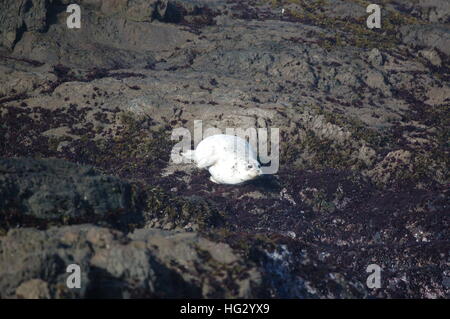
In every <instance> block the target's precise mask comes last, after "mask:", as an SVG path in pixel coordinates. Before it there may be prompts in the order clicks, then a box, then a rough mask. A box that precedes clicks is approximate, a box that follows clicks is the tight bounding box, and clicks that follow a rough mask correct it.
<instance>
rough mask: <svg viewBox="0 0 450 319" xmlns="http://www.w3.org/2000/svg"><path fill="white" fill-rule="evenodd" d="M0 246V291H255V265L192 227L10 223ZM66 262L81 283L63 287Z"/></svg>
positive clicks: (113, 294)
mask: <svg viewBox="0 0 450 319" xmlns="http://www.w3.org/2000/svg"><path fill="white" fill-rule="evenodd" d="M94 238H96V239H94ZM100 238H101V239H100ZM0 247H1V249H0V252H1V253H0V266H1V267H0V296H1V297H2V298H11V297H15V296H16V297H23V298H35V297H38V298H48V297H51V298H58V297H59V298H61V297H63V298H71V297H77V298H83V297H84V298H88V297H89V298H95V297H110V298H118V297H121V298H129V297H134V298H143V297H159V298H162V297H166V298H167V297H170V298H177V297H178V298H181V297H183V296H192V297H194V296H195V297H197V298H199V297H217V298H220V297H256V296H257V295H255V293H256V291H257V290H253V288H254V287H255V285H260V284H261V279H260V274H259V273H258V271H257V268H256V267H255V265H253V264H252V263H248V262H246V261H242V260H241V258H240V257H239V256H238V255H236V253H235V252H234V251H233V250H231V249H230V247H229V246H228V245H225V244H220V243H213V242H211V241H209V240H207V239H204V238H202V237H200V236H198V235H197V234H195V233H170V232H164V231H159V230H140V231H139V232H137V233H135V234H133V235H131V236H130V237H127V236H126V235H124V234H122V233H120V232H116V231H112V230H108V229H105V228H98V227H94V226H92V225H80V226H68V227H61V228H52V229H49V230H47V231H36V230H32V229H17V230H14V231H10V232H9V233H8V234H7V235H6V236H5V237H0ZM24 260H26V262H24ZM70 264H77V265H79V266H80V268H81V288H78V289H69V288H68V287H67V286H66V280H67V277H68V276H69V273H66V268H67V266H68V265H70ZM38 274H44V275H42V277H41V279H32V278H33V276H36V275H38ZM44 280H45V281H44ZM22 282H23V283H22ZM21 283H22V284H21Z"/></svg>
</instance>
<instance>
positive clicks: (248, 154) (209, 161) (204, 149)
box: [182, 134, 262, 184]
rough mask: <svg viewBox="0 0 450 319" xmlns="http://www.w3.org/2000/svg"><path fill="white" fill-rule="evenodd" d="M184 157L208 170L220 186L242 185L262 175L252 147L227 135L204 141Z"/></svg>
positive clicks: (214, 136)
mask: <svg viewBox="0 0 450 319" xmlns="http://www.w3.org/2000/svg"><path fill="white" fill-rule="evenodd" d="M182 155H183V156H184V157H185V158H187V159H189V160H193V161H194V163H195V164H196V165H197V167H198V168H205V169H208V170H209V173H210V174H211V177H210V180H211V181H212V182H214V183H216V184H241V183H243V182H246V181H249V180H252V179H254V178H256V177H258V176H260V175H261V174H262V171H261V165H260V164H259V162H258V159H257V157H256V153H255V151H254V150H253V148H252V147H251V145H250V144H249V143H248V142H247V141H246V140H244V139H242V138H240V137H238V136H234V135H226V134H217V135H212V136H209V137H207V138H205V139H204V140H202V141H201V142H200V143H199V144H198V145H197V148H196V149H195V150H194V151H193V150H190V151H187V152H185V153H182Z"/></svg>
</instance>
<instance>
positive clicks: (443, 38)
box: [401, 25, 450, 55]
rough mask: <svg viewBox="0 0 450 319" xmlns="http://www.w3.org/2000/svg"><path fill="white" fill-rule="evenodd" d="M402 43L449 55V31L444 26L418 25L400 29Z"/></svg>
mask: <svg viewBox="0 0 450 319" xmlns="http://www.w3.org/2000/svg"><path fill="white" fill-rule="evenodd" d="M401 32H402V40H403V43H406V44H409V45H414V46H419V47H426V48H430V49H438V50H439V51H440V52H443V53H445V54H446V55H450V49H449V48H450V29H449V28H448V27H446V26H445V25H419V26H413V27H411V26H405V27H402V28H401Z"/></svg>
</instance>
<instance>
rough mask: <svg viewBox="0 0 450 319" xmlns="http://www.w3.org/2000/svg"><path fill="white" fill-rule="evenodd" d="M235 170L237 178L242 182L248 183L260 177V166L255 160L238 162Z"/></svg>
mask: <svg viewBox="0 0 450 319" xmlns="http://www.w3.org/2000/svg"><path fill="white" fill-rule="evenodd" d="M236 170H237V171H238V173H239V177H240V178H241V179H242V180H243V181H248V180H251V179H254V178H256V177H258V176H260V175H262V170H261V165H260V164H259V163H258V161H257V160H252V159H250V160H245V161H244V160H240V161H239V160H238V161H237V165H236Z"/></svg>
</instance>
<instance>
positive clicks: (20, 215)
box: [0, 159, 136, 228]
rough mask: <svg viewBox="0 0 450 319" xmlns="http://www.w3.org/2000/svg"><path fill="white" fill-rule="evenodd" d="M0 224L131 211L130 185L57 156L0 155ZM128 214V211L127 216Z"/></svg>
mask: <svg viewBox="0 0 450 319" xmlns="http://www.w3.org/2000/svg"><path fill="white" fill-rule="evenodd" d="M0 173H1V174H0V207H1V209H0V220H1V226H2V228H5V227H6V228H9V227H12V226H15V225H16V223H17V224H18V225H20V224H22V225H23V224H25V225H27V224H29V223H36V224H38V225H39V224H41V225H45V224H49V223H52V222H57V223H68V222H75V223H80V222H86V221H96V220H98V221H103V222H107V221H108V220H110V221H113V220H116V221H118V220H119V219H120V216H123V215H124V213H125V212H126V213H127V214H128V216H129V217H130V216H133V214H134V212H135V211H136V209H135V207H133V203H132V198H131V196H132V194H131V185H130V184H128V183H126V182H123V181H121V180H119V179H117V178H115V177H112V176H104V175H102V174H99V173H97V172H95V171H94V170H93V169H92V168H91V167H87V166H80V165H76V164H72V163H69V162H67V161H63V160H58V159H42V160H36V159H2V160H0ZM127 218H128V217H127Z"/></svg>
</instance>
